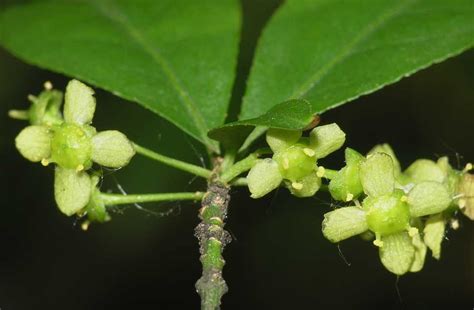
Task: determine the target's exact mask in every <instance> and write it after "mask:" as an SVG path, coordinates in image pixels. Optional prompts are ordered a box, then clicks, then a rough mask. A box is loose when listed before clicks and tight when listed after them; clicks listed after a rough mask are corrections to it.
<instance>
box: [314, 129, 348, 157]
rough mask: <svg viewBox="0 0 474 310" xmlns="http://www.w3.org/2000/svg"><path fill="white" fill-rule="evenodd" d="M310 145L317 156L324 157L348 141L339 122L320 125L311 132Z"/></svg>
mask: <svg viewBox="0 0 474 310" xmlns="http://www.w3.org/2000/svg"><path fill="white" fill-rule="evenodd" d="M309 138H310V145H311V147H312V148H313V149H314V151H315V152H316V154H315V156H316V158H323V157H326V156H327V155H329V154H330V153H332V152H334V151H336V150H338V149H339V148H340V147H341V146H342V145H343V144H344V142H345V141H346V134H345V133H344V132H343V131H342V130H341V128H339V126H338V125H337V124H334V123H333V124H329V125H324V126H318V127H316V128H314V129H313V130H312V131H311V133H310V136H309Z"/></svg>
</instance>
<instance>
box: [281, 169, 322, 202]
mask: <svg viewBox="0 0 474 310" xmlns="http://www.w3.org/2000/svg"><path fill="white" fill-rule="evenodd" d="M289 183H290V182H289ZM296 183H297V184H298V185H297V187H296V188H295V186H294V185H295V182H291V184H288V189H289V190H290V192H291V193H292V194H293V195H294V196H296V197H311V196H314V194H316V192H317V191H318V190H319V188H320V187H321V178H320V177H318V174H317V172H316V171H313V172H311V173H310V174H308V175H307V176H305V177H303V178H301V179H300V180H298V181H297V182H296Z"/></svg>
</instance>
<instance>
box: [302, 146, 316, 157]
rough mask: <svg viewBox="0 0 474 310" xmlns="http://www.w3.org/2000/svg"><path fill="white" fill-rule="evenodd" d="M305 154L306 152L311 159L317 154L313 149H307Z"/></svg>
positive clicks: (304, 150)
mask: <svg viewBox="0 0 474 310" xmlns="http://www.w3.org/2000/svg"><path fill="white" fill-rule="evenodd" d="M303 152H304V153H305V154H306V155H308V156H309V157H313V156H314V155H315V154H316V152H315V151H313V150H312V149H310V148H308V147H305V148H304V149H303Z"/></svg>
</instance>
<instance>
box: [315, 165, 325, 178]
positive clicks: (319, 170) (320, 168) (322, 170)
mask: <svg viewBox="0 0 474 310" xmlns="http://www.w3.org/2000/svg"><path fill="white" fill-rule="evenodd" d="M325 173H326V169H324V167H323V166H319V167H318V170H316V175H317V176H318V177H319V178H322V177H323V176H324V174H325Z"/></svg>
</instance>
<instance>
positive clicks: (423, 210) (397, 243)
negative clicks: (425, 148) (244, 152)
mask: <svg viewBox="0 0 474 310" xmlns="http://www.w3.org/2000/svg"><path fill="white" fill-rule="evenodd" d="M266 139H267V143H268V145H269V146H270V148H271V149H272V151H273V156H272V158H266V159H260V160H259V161H258V162H257V164H255V166H254V167H253V168H252V169H251V170H250V172H249V174H248V176H247V181H248V186H249V190H250V192H251V194H252V197H253V198H259V197H261V196H263V195H265V194H267V193H269V192H270V191H272V190H274V189H275V188H277V187H279V186H280V185H281V184H283V185H284V186H285V187H287V188H288V189H289V190H290V191H291V193H292V194H293V195H295V196H298V197H309V196H313V195H314V194H315V193H316V192H317V191H318V190H319V189H320V188H321V187H322V186H321V185H322V179H321V178H324V179H327V180H329V184H327V187H325V188H327V190H328V191H329V193H330V194H331V196H332V198H333V199H335V200H337V201H341V202H343V203H349V204H350V205H349V206H345V207H341V208H338V209H335V210H334V211H331V212H328V213H326V214H325V218H324V221H323V223H322V231H323V234H324V236H325V237H326V238H327V239H328V240H329V241H331V242H339V241H341V240H344V239H347V238H349V237H352V236H355V235H360V236H362V237H363V238H364V239H369V240H373V243H374V245H376V246H377V247H378V248H379V254H380V260H381V262H382V264H383V265H384V266H385V267H386V268H387V269H388V270H389V271H391V272H393V273H395V274H397V275H402V274H405V273H407V272H409V271H410V272H417V271H419V270H421V269H422V268H423V265H424V260H425V256H426V252H427V249H430V250H431V252H432V254H433V256H434V257H435V258H437V259H439V258H440V255H441V242H442V240H443V238H444V234H445V230H446V224H447V223H448V222H449V221H450V220H451V219H452V218H453V216H454V214H455V213H456V212H457V210H461V211H462V212H463V213H464V214H465V215H466V216H468V217H469V218H471V219H473V218H474V211H473V210H474V198H472V196H473V194H474V179H473V178H474V176H472V175H470V174H468V173H467V171H468V170H470V169H472V165H470V164H468V165H467V166H466V169H464V171H456V170H454V169H453V168H452V167H451V166H450V164H449V162H448V159H447V158H446V157H442V158H440V159H439V160H438V161H437V162H434V161H432V160H427V159H419V160H416V161H415V162H414V163H412V164H411V165H410V166H409V167H408V168H407V169H406V170H404V171H402V169H401V166H400V163H399V161H398V159H397V158H396V156H395V154H394V152H393V150H392V148H391V147H390V146H389V145H388V144H383V145H377V146H376V147H374V148H373V149H372V150H371V151H370V152H369V153H368V154H367V156H364V155H362V154H360V153H359V152H357V151H355V150H353V149H351V148H346V150H345V161H346V165H345V166H344V167H343V168H341V169H340V170H338V171H334V170H330V169H325V168H324V167H322V166H319V167H318V166H317V160H318V159H320V158H323V157H325V156H326V155H328V154H330V153H331V152H334V151H335V150H337V149H339V148H340V147H341V146H342V145H343V143H344V140H345V134H344V133H343V132H342V131H341V129H340V128H339V127H338V126H337V125H336V124H330V125H325V126H320V127H316V128H314V129H313V130H312V131H311V132H310V134H309V138H307V137H302V132H301V131H288V130H281V129H270V130H269V131H268V133H267V136H266ZM453 223H454V226H455V225H456V222H455V221H454V222H453Z"/></svg>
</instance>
